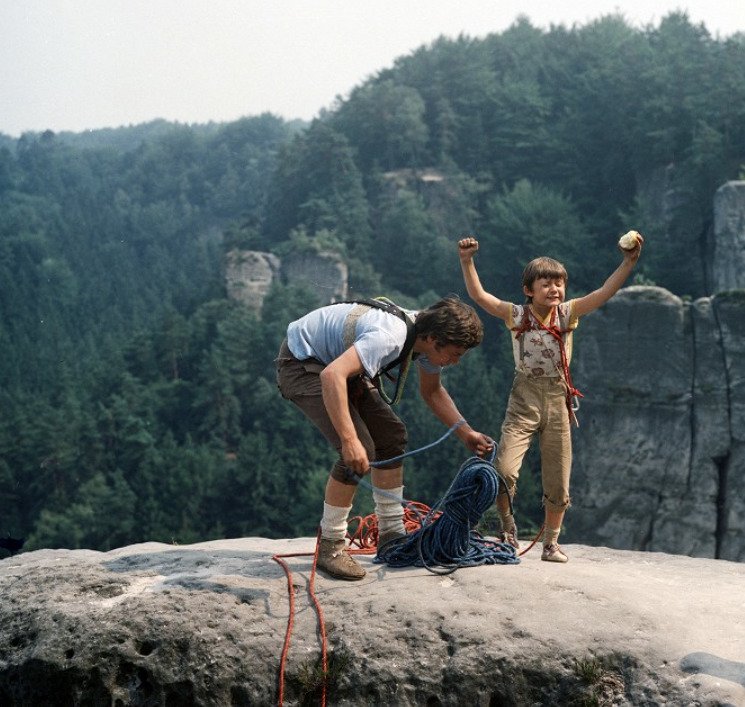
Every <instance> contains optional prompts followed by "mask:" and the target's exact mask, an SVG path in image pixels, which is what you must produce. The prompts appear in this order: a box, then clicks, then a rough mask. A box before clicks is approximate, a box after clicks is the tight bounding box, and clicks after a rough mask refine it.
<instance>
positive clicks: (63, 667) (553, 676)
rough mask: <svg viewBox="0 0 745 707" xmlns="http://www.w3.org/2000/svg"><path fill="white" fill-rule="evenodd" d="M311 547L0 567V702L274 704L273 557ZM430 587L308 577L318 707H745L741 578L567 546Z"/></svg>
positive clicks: (306, 541)
mask: <svg viewBox="0 0 745 707" xmlns="http://www.w3.org/2000/svg"><path fill="white" fill-rule="evenodd" d="M314 542H315V541H314V539H312V538H300V539H295V540H265V539H262V538H245V539H236V540H221V541H213V542H209V543H202V544H199V545H191V546H180V547H179V546H169V545H162V544H158V543H148V544H145V545H135V546H131V547H125V548H121V549H118V550H114V551H111V552H107V553H100V552H93V551H88V550H76V551H67V550H40V551H37V552H30V553H26V554H22V555H18V556H16V557H13V558H8V559H5V560H2V561H0V596H2V602H0V704H2V705H4V706H5V705H7V706H8V707H16V706H18V707H20V706H24V707H32V706H33V707H38V706H39V705H45V706H46V705H66V706H70V707H78V706H82V705H86V706H87V707H98V706H99V705H101V706H103V705H106V706H107V707H109V706H111V705H117V706H122V707H123V706H124V705H134V706H143V707H144V706H150V705H152V706H154V705H168V706H169V707H179V706H181V705H183V706H184V707H186V706H187V705H188V706H190V707H191V706H193V705H214V706H215V707H217V706H220V707H224V706H226V705H234V706H236V707H237V706H239V705H272V704H277V696H278V689H277V688H278V682H277V677H278V670H279V665H280V654H281V652H282V645H283V639H284V633H285V629H286V626H287V621H288V614H289V608H288V593H287V581H286V579H285V576H284V574H283V573H282V570H281V569H280V567H279V566H278V565H277V564H276V563H275V562H273V561H272V559H271V557H272V555H273V554H274V553H283V554H284V553H306V552H312V550H313V547H314ZM567 551H568V553H569V555H570V556H571V560H570V562H569V563H568V564H567V565H554V564H550V563H545V562H541V561H540V559H539V558H540V555H539V552H538V551H537V550H535V549H533V550H531V551H530V552H528V553H527V554H526V555H525V556H524V557H523V559H522V562H521V563H520V564H518V565H508V566H505V565H498V566H489V567H476V568H470V569H460V570H458V571H457V572H455V573H454V574H451V575H447V576H436V575H433V574H430V573H428V572H427V571H426V570H424V569H416V568H411V569H396V570H394V569H390V568H388V567H386V566H381V565H375V564H373V563H372V559H371V558H370V557H369V556H366V557H362V558H361V562H362V563H363V564H364V565H365V566H366V567H367V569H368V575H367V577H365V579H364V580H363V581H361V582H356V583H346V582H340V581H332V580H328V579H326V578H325V577H322V576H320V575H319V576H318V577H317V578H316V594H317V596H318V598H319V601H320V605H321V607H322V610H323V613H324V616H325V626H326V629H327V631H328V636H329V639H328V641H329V652H330V666H331V668H330V683H329V695H328V704H329V705H386V706H388V705H397V706H401V707H406V706H409V705H411V706H413V705H431V706H436V705H454V706H455V705H458V706H460V705H483V706H484V707H486V706H487V705H490V706H492V707H498V706H515V707H522V706H523V705H532V706H538V705H551V706H552V707H556V706H557V705H650V706H651V705H660V704H666V705H672V706H681V707H683V706H685V707H691V706H693V705H699V706H707V707H713V706H714V705H742V704H745V644H743V642H742V640H741V636H740V634H739V632H738V630H737V627H738V625H741V624H742V622H743V619H745V615H744V614H745V609H744V608H743V604H742V586H743V582H745V565H743V564H739V563H731V562H726V561H718V560H705V559H695V558H689V557H681V556H673V555H666V554H662V553H636V552H627V551H618V550H609V549H606V548H592V547H586V546H581V545H570V546H568V547H567ZM287 562H288V563H289V564H290V566H291V568H292V570H293V582H294V588H295V599H296V604H297V606H296V611H295V627H294V633H293V641H292V643H291V647H290V651H289V654H288V661H287V675H286V683H285V700H284V703H285V704H286V705H298V704H318V703H319V702H318V694H317V693H316V692H314V690H315V688H316V687H317V685H318V681H317V675H316V673H315V666H316V665H317V662H318V659H319V654H320V644H319V639H318V635H317V620H316V614H315V612H314V610H313V608H312V606H311V604H310V602H309V599H308V595H307V581H308V579H309V570H310V567H311V557H309V556H298V557H293V558H289V559H288V560H287Z"/></svg>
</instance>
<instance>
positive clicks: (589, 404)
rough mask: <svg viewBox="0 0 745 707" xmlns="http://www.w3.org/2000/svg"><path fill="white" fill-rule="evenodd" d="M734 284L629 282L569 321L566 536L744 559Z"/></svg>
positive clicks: (741, 341)
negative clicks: (673, 288) (714, 288)
mask: <svg viewBox="0 0 745 707" xmlns="http://www.w3.org/2000/svg"><path fill="white" fill-rule="evenodd" d="M743 323H745V292H743V291H738V292H731V293H722V294H719V295H716V296H715V297H712V298H702V299H699V300H697V301H696V302H693V303H688V302H684V301H683V300H681V299H680V298H678V297H676V296H674V295H672V294H671V293H669V292H667V291H666V290H663V289H660V288H656V287H629V288H626V289H624V290H622V291H621V292H619V293H618V294H617V295H616V296H615V297H614V298H613V299H612V300H611V301H610V302H609V303H608V304H606V305H605V307H603V308H602V309H601V310H598V311H597V312H594V313H593V314H591V315H589V316H587V317H586V318H585V319H583V320H582V322H581V325H580V328H579V329H578V330H577V341H576V354H575V360H574V362H573V366H572V368H573V371H574V381H575V383H576V384H577V386H578V387H579V388H580V390H582V392H583V393H584V394H585V396H586V397H585V399H584V400H583V401H582V406H581V410H580V414H579V417H580V425H581V426H580V428H579V429H578V430H576V431H575V434H574V450H575V460H574V467H573V472H572V473H573V481H572V485H573V490H572V495H573V500H574V507H573V508H572V510H571V511H570V515H569V516H568V522H567V534H566V537H567V539H581V541H582V542H588V543H591V544H599V545H608V546H610V547H616V548H628V549H643V550H660V551H664V552H673V553H682V554H688V555H694V556H703V557H718V558H724V559H729V560H743V559H745V535H743V532H742V531H743V521H744V520H745V501H744V500H743V499H745V398H744V397H743V395H744V394H745V355H744V354H745V327H743Z"/></svg>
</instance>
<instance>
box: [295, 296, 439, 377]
mask: <svg viewBox="0 0 745 707" xmlns="http://www.w3.org/2000/svg"><path fill="white" fill-rule="evenodd" d="M354 306H355V304H354V303H346V302H345V303H343V304H331V305H327V306H326V307H321V308H320V309H314V310H313V311H312V312H309V313H308V314H306V315H305V316H304V317H301V318H300V319H297V320H295V321H294V322H291V323H290V325H289V326H288V327H287V345H288V346H289V348H290V351H291V352H292V355H293V356H294V357H295V358H297V359H299V360H301V361H302V360H304V359H306V358H315V359H318V360H319V361H320V362H321V363H324V364H329V363H331V362H332V361H333V360H334V359H336V358H338V357H339V356H341V355H342V354H343V353H344V340H343V337H344V321H345V320H346V318H347V315H348V314H349V312H350V311H351V309H352V308H353V307H354ZM404 312H405V313H406V315H407V316H408V317H409V318H410V319H411V320H412V321H413V320H414V318H415V317H416V312H414V311H411V310H404ZM405 342H406V323H405V322H404V321H403V320H401V319H400V318H399V317H397V316H395V315H393V314H389V313H388V312H385V311H384V310H382V309H375V308H373V307H371V308H370V309H369V310H368V311H367V312H365V313H364V314H363V315H362V316H361V317H360V318H359V319H358V320H357V324H356V327H355V335H354V342H353V345H354V347H355V349H357V355H358V356H359V357H360V361H361V362H362V366H363V368H364V369H365V373H366V374H367V375H368V376H369V377H370V378H374V377H375V376H376V375H377V374H378V373H379V372H380V370H381V369H382V368H384V367H385V366H386V365H387V364H389V363H391V362H392V361H395V360H396V358H397V357H398V356H399V355H400V353H401V351H402V350H403V347H404V343H405ZM416 361H417V364H418V365H419V366H421V367H422V369H423V370H424V371H426V372H427V373H439V372H440V371H441V370H442V368H441V367H440V366H434V365H432V364H431V363H430V362H429V360H428V359H427V357H426V356H419V357H418V358H417V359H416Z"/></svg>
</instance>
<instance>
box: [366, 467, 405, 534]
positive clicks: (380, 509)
mask: <svg viewBox="0 0 745 707" xmlns="http://www.w3.org/2000/svg"><path fill="white" fill-rule="evenodd" d="M403 479H404V470H403V467H402V466H397V467H395V468H393V469H373V470H372V482H373V486H374V487H375V490H374V491H373V500H374V501H375V515H376V516H377V518H378V547H379V548H380V547H383V545H385V544H386V543H389V542H390V541H391V540H396V539H398V538H403V537H404V536H405V535H406V528H405V527H404V511H403V506H402V505H401V501H400V500H399V499H400V498H401V497H402V496H403V493H404V486H403ZM378 489H379V490H378ZM383 491H384V492H385V493H381V492H383Z"/></svg>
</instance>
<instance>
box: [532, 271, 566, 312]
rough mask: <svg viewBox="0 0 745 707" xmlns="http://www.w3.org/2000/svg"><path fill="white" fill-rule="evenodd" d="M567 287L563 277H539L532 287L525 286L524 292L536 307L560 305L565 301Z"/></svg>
mask: <svg viewBox="0 0 745 707" xmlns="http://www.w3.org/2000/svg"><path fill="white" fill-rule="evenodd" d="M565 287H566V283H565V282H564V278H562V277H539V278H538V279H537V280H535V281H534V282H533V284H532V285H531V286H530V287H523V292H524V293H525V294H526V295H527V296H528V297H532V298H533V304H534V305H535V306H536V307H541V308H543V307H558V306H559V305H560V304H561V303H562V302H563V301H564V294H565V292H564V289H565Z"/></svg>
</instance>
